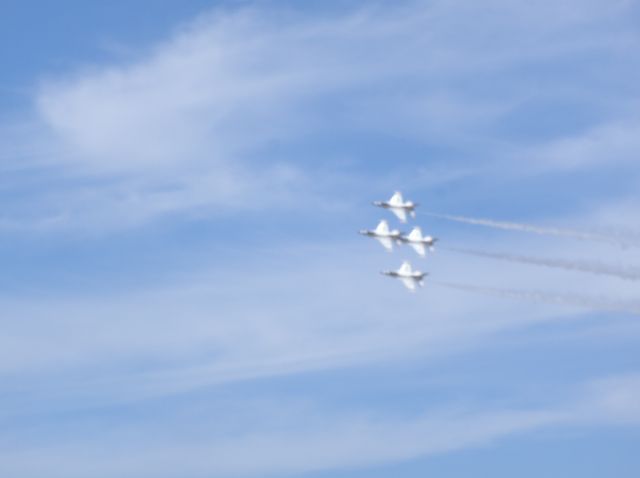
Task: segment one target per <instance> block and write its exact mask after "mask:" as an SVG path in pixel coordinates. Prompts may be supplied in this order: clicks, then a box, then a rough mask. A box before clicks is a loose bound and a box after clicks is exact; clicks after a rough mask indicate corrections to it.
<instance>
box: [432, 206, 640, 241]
mask: <svg viewBox="0 0 640 478" xmlns="http://www.w3.org/2000/svg"><path fill="white" fill-rule="evenodd" d="M423 214H426V215H427V216H431V217H437V218H439V219H446V220H448V221H456V222H462V223H465V224H474V225H477V226H486V227H493V228H496V229H506V230H510V231H522V232H530V233H533V234H540V235H543V236H561V237H572V238H574V239H581V240H583V241H596V242H606V243H609V244H615V245H617V246H621V247H629V246H638V245H639V243H638V241H636V240H629V239H627V238H622V237H619V236H615V235H608V234H598V233H595V232H584V231H575V230H572V229H560V228H555V227H540V226H534V225H531V224H521V223H518V222H504V221H494V220H492V219H480V218H473V217H464V216H453V215H450V214H438V213H435V212H423Z"/></svg>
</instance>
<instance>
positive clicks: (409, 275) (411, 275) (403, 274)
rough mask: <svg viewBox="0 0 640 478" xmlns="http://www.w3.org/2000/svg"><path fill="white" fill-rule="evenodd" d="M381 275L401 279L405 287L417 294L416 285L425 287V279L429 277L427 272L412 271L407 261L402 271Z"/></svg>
mask: <svg viewBox="0 0 640 478" xmlns="http://www.w3.org/2000/svg"><path fill="white" fill-rule="evenodd" d="M380 273H381V274H384V275H386V276H389V277H394V278H396V279H400V280H401V281H402V283H403V284H404V286H405V287H406V288H407V289H409V290H410V291H411V292H415V290H416V285H419V286H422V285H424V282H423V279H424V277H425V276H426V275H427V273H426V272H420V271H414V270H413V269H411V264H409V263H408V262H407V261H405V262H403V263H402V265H401V266H400V269H398V270H397V271H382V272H380Z"/></svg>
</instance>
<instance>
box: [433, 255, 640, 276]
mask: <svg viewBox="0 0 640 478" xmlns="http://www.w3.org/2000/svg"><path fill="white" fill-rule="evenodd" d="M440 249H445V250H447V251H451V252H456V253H459V254H467V255H470V256H477V257H486V258H489V259H498V260H501V261H507V262H517V263H520V264H531V265H535V266H542V267H551V268H554V269H564V270H570V271H578V272H587V273H590V274H599V275H606V276H612V277H618V278H619V279H625V280H633V281H637V280H640V268H637V267H622V266H614V265H610V264H603V263H600V262H586V261H585V262H583V261H568V260H564V259H547V258H543V257H531V256H521V255H516V254H501V253H498V252H487V251H479V250H475V249H462V248H457V247H441V248H440Z"/></svg>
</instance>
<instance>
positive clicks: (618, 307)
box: [430, 280, 640, 315]
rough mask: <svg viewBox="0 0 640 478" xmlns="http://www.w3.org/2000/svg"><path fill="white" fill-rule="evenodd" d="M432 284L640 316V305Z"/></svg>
mask: <svg viewBox="0 0 640 478" xmlns="http://www.w3.org/2000/svg"><path fill="white" fill-rule="evenodd" d="M430 283H431V284H434V285H439V286H441V287H447V288H449V289H456V290H462V291H466V292H475V293H478V294H485V295H490V296H493V297H501V298H505V299H515V300H526V301H529V302H539V303H543V304H559V305H570V306H574V307H583V308H585V309H591V310H599V311H609V312H624V313H627V314H634V315H640V303H628V302H619V301H611V300H608V299H603V298H598V297H585V296H579V295H568V294H557V293H554V292H541V291H528V290H516V289H500V288H495V287H484V286H475V285H469V284H459V283H455V282H441V281H434V280H432V281H430Z"/></svg>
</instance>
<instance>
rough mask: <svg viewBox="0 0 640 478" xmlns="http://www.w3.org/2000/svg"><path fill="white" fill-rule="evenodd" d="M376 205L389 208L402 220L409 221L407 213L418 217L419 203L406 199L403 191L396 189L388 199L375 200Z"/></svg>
mask: <svg viewBox="0 0 640 478" xmlns="http://www.w3.org/2000/svg"><path fill="white" fill-rule="evenodd" d="M373 205H374V206H378V207H381V208H384V209H389V210H390V211H391V212H392V213H394V214H395V215H396V217H397V218H398V219H400V222H407V213H409V214H410V215H411V217H416V206H417V204H416V203H414V202H412V201H405V200H404V199H402V193H400V192H398V191H396V192H395V193H393V196H391V199H389V200H388V201H374V202H373Z"/></svg>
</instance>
